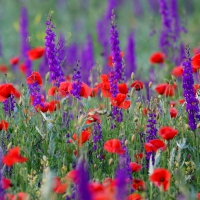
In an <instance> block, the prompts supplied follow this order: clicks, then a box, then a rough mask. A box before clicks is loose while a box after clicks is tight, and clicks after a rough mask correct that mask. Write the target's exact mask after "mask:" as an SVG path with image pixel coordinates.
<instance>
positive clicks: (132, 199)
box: [126, 193, 143, 200]
mask: <svg viewBox="0 0 200 200" xmlns="http://www.w3.org/2000/svg"><path fill="white" fill-rule="evenodd" d="M142 199H143V197H141V196H140V195H139V194H136V193H135V194H130V195H129V196H127V198H126V200H142Z"/></svg>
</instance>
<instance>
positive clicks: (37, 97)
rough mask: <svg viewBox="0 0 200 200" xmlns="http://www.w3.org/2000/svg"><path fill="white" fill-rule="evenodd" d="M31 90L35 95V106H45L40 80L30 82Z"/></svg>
mask: <svg viewBox="0 0 200 200" xmlns="http://www.w3.org/2000/svg"><path fill="white" fill-rule="evenodd" d="M29 90H30V95H31V96H32V97H33V105H34V106H37V105H41V106H43V103H42V95H41V91H40V85H39V84H38V82H37V81H36V82H35V83H33V84H30V85H29Z"/></svg>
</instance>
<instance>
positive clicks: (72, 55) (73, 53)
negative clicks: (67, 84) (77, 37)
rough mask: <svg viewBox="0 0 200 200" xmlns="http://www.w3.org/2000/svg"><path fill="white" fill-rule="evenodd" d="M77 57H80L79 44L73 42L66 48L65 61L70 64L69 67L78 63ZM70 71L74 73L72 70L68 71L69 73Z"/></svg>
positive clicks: (67, 64)
mask: <svg viewBox="0 0 200 200" xmlns="http://www.w3.org/2000/svg"><path fill="white" fill-rule="evenodd" d="M77 57H78V45H77V44H76V43H72V44H70V45H69V46H68V47H67V49H66V59H65V63H66V66H68V69H71V68H72V66H74V65H75V64H76V60H77ZM72 69H73V68H72ZM69 73H72V71H68V74H69Z"/></svg>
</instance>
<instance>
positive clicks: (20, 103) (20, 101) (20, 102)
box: [19, 97, 22, 106]
mask: <svg viewBox="0 0 200 200" xmlns="http://www.w3.org/2000/svg"><path fill="white" fill-rule="evenodd" d="M19 105H20V106H21V105H22V98H21V97H20V99H19Z"/></svg>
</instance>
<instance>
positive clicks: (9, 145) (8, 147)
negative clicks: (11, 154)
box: [7, 142, 12, 151]
mask: <svg viewBox="0 0 200 200" xmlns="http://www.w3.org/2000/svg"><path fill="white" fill-rule="evenodd" d="M11 145H12V143H11V142H10V143H9V144H8V146H7V151H9V149H10V147H11Z"/></svg>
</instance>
